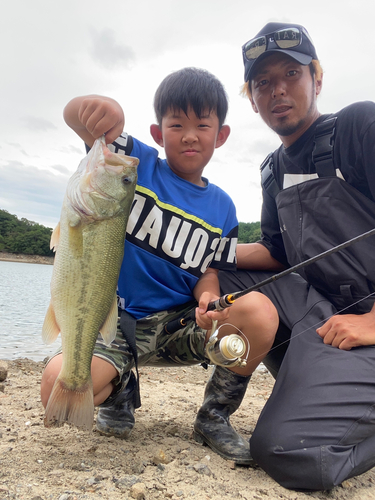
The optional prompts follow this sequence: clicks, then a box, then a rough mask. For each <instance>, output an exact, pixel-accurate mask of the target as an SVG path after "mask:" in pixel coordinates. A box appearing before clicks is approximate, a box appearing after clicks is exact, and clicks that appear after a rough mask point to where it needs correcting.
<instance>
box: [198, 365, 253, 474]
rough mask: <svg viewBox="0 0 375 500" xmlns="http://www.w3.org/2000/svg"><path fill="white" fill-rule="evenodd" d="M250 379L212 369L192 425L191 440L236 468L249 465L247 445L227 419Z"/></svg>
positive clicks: (221, 369)
mask: <svg viewBox="0 0 375 500" xmlns="http://www.w3.org/2000/svg"><path fill="white" fill-rule="evenodd" d="M249 380H250V377H242V376H241V375H237V374H236V373H233V372H231V371H230V370H227V369H226V368H223V367H221V366H215V368H214V370H213V372H212V375H211V377H210V379H209V380H208V382H207V385H206V390H205V393H204V401H203V405H202V406H201V408H200V410H199V411H198V414H197V418H196V420H195V423H194V439H195V440H196V441H197V442H198V443H201V444H206V445H208V446H209V447H210V448H212V450H213V451H215V452H216V453H218V454H219V455H220V456H222V457H223V458H226V459H228V460H233V461H234V462H235V463H236V464H241V465H252V464H254V461H253V459H252V458H251V455H250V446H249V441H247V440H245V439H244V438H243V437H242V436H240V435H239V434H238V433H237V432H236V431H235V430H234V429H233V427H232V426H231V424H230V422H229V417H230V415H232V414H233V413H234V412H235V411H236V410H237V409H238V408H239V406H240V404H241V402H242V400H243V398H244V396H245V392H246V388H247V385H248V383H249Z"/></svg>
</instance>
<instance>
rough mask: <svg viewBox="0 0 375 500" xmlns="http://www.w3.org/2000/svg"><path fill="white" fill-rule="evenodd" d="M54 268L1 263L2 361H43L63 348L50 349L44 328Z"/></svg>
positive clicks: (52, 345)
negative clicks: (43, 335)
mask: <svg viewBox="0 0 375 500" xmlns="http://www.w3.org/2000/svg"><path fill="white" fill-rule="evenodd" d="M52 269H53V266H49V265H43V264H25V263H23V262H4V261H0V359H16V358H29V359H32V360H34V361H42V360H43V359H44V358H45V357H47V356H50V355H51V354H53V353H54V352H55V351H56V350H57V349H58V347H60V345H61V341H60V337H58V339H57V340H56V341H55V342H54V343H53V344H51V345H49V346H47V345H45V344H44V343H43V341H42V335H41V331H42V325H43V321H44V316H45V314H46V311H47V308H48V304H49V300H50V282H51V277H52Z"/></svg>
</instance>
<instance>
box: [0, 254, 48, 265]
mask: <svg viewBox="0 0 375 500" xmlns="http://www.w3.org/2000/svg"><path fill="white" fill-rule="evenodd" d="M0 260H4V261H7V262H25V263H27V264H50V265H51V264H52V265H53V260H54V258H53V257H44V256H42V255H25V254H22V253H7V252H0Z"/></svg>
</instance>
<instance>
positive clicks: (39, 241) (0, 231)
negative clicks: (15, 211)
mask: <svg viewBox="0 0 375 500" xmlns="http://www.w3.org/2000/svg"><path fill="white" fill-rule="evenodd" d="M51 233H52V229H51V228H50V227H45V226H42V224H38V223H37V222H32V221H29V220H27V219H25V218H22V219H18V217H17V216H16V215H12V214H10V213H9V212H7V211H6V210H1V209H0V252H9V253H22V254H26V255H43V256H45V255H47V256H52V255H53V252H52V250H50V248H49V242H50V239H51Z"/></svg>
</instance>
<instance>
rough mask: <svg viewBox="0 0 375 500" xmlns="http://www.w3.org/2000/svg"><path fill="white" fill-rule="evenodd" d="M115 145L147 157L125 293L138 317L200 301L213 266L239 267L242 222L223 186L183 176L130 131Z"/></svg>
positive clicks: (131, 230)
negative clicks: (203, 279)
mask: <svg viewBox="0 0 375 500" xmlns="http://www.w3.org/2000/svg"><path fill="white" fill-rule="evenodd" d="M109 148H110V149H111V151H113V152H116V153H120V154H121V153H123V154H127V155H129V156H134V157H136V158H138V159H139V161H140V162H139V166H138V183H137V187H136V193H135V197H134V202H133V205H132V209H131V213H130V217H129V221H128V225H127V234H126V243H125V253H124V259H123V263H122V267H121V272H120V277H119V282H118V294H119V297H120V306H121V307H122V308H125V309H126V310H127V311H128V312H129V313H130V314H132V315H133V316H134V317H136V318H142V317H144V316H148V315H149V314H152V313H154V312H157V311H163V310H167V309H170V308H174V307H176V306H178V305H181V304H184V303H186V302H189V301H190V300H192V299H193V298H194V297H193V293H192V291H193V289H194V286H195V285H196V283H197V281H198V279H199V277H200V276H201V275H202V274H203V273H204V272H205V270H206V269H207V267H213V268H217V269H227V270H234V269H235V268H236V244H237V235H238V222H237V217H236V210H235V206H234V204H233V201H232V200H231V198H230V197H229V196H228V195H227V194H226V193H225V192H224V191H223V190H222V189H220V188H219V187H217V186H215V185H214V184H210V183H209V182H208V180H207V179H204V181H205V182H206V186H205V187H200V186H197V185H195V184H192V183H190V182H188V181H185V180H184V179H181V178H180V177H178V176H177V175H176V174H174V173H173V172H172V170H171V169H170V168H169V167H168V164H167V162H166V160H162V159H160V158H159V157H158V152H157V151H156V150H155V149H154V148H152V147H149V146H147V145H145V144H143V143H141V142H140V141H138V140H137V139H134V138H133V137H131V136H127V135H126V134H123V135H122V136H121V137H119V138H118V139H117V140H116V141H115V142H114V143H113V144H112V145H109Z"/></svg>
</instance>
